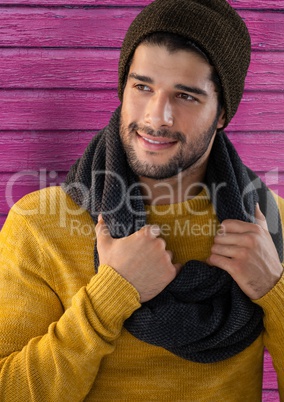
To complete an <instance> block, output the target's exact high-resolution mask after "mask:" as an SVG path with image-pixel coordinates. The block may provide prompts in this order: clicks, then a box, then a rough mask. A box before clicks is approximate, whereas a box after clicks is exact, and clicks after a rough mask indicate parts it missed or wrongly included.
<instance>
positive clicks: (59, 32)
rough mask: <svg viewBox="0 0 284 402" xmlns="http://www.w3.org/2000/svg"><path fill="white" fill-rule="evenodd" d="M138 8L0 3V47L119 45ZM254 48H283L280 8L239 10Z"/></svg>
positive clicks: (283, 19) (282, 19)
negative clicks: (37, 5)
mask: <svg viewBox="0 0 284 402" xmlns="http://www.w3.org/2000/svg"><path fill="white" fill-rule="evenodd" d="M140 10H141V8H139V7H135V8H127V7H121V8H100V7H99V8H92V7H91V8H83V9H81V8H44V7H31V8H29V7H18V8H17V7H16V8H14V7H11V8H10V7H6V8H5V7H0V24H1V25H0V26H1V30H0V45H1V46H2V47H40V48H42V47H68V48H69V47H72V48H73V47H75V48H82V47H83V48H85V47H87V48H89V47H92V48H93V47H120V46H121V43H122V40H123V38H124V35H125V32H126V30H127V28H128V27H129V25H130V23H131V21H132V20H133V19H134V18H135V16H136V15H137V14H138V13H139V11H140ZM240 15H241V16H242V18H243V19H244V21H245V22H246V24H247V26H248V28H249V31H250V33H251V36H252V47H253V49H258V50H264V49H265V50H270V51H272V50H273V51H275V50H278V51H279V50H284V41H283V28H284V24H283V23H284V14H283V13H282V12H278V13H275V12H271V11H266V12H259V11H247V10H240ZM110 27H111V35H110Z"/></svg>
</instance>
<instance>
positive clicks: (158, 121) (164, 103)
mask: <svg viewBox="0 0 284 402" xmlns="http://www.w3.org/2000/svg"><path fill="white" fill-rule="evenodd" d="M144 122H145V124H147V125H149V126H151V127H152V128H153V129H154V130H159V129H160V128H161V127H172V126H173V124H174V118H173V109H172V104H171V102H170V99H169V98H168V96H166V95H164V94H158V93H157V94H154V95H153V96H151V98H150V99H149V102H148V104H147V107H146V110H145V116H144Z"/></svg>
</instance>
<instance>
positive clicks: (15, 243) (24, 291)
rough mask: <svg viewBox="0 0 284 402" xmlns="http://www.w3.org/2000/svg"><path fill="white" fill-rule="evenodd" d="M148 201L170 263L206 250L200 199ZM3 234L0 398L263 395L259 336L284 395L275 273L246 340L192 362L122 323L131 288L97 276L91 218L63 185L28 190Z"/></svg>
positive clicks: (209, 235) (103, 270)
mask: <svg viewBox="0 0 284 402" xmlns="http://www.w3.org/2000/svg"><path fill="white" fill-rule="evenodd" d="M280 209H281V213H282V214H283V215H282V219H283V218H284V202H283V200H280ZM147 210H148V212H149V223H158V224H159V225H161V226H162V232H163V236H164V238H165V240H166V242H167V248H168V249H170V250H172V251H173V252H174V258H175V261H179V262H181V263H184V262H186V261H187V260H189V259H199V260H205V259H206V258H207V257H208V255H209V252H210V251H209V250H210V246H211V244H212V239H213V236H214V233H215V231H216V226H217V224H218V223H217V219H216V216H215V214H214V212H213V210H212V206H211V204H210V203H209V202H208V201H207V200H206V199H204V198H203V199H202V197H196V198H195V199H193V200H191V201H189V202H185V203H183V204H176V205H173V206H159V207H155V208H154V207H148V208H147ZM193 211H195V213H193ZM0 236H1V237H0V294H1V297H0V400H1V401H3V402H4V401H9V402H17V401H19V402H28V401H36V402H40V401H44V402H56V401H58V402H64V401H68V402H73V401H83V400H86V401H99V402H102V401H131V402H133V401H135V402H136V401H154V400H155V401H171V402H173V401H194V402H201V401H216V402H217V401H218V402H219V401H225V402H231V401H236V402H237V401H238V402H239V401H242V402H244V401H248V402H254V401H261V388H262V366H263V349H264V346H266V347H267V348H268V349H269V351H270V353H271V355H272V356H273V360H274V365H275V367H276V369H277V371H278V381H279V391H280V394H281V396H282V400H284V372H283V362H284V319H283V317H284V278H283V277H282V278H281V279H280V281H279V282H278V284H277V285H276V286H275V287H274V288H273V289H272V290H271V291H270V292H269V293H268V294H267V295H265V296H264V297H263V298H262V299H260V300H257V301H255V302H256V303H257V304H259V305H260V306H261V307H262V308H263V309H264V312H265V320H264V323H265V331H264V332H263V333H262V335H261V336H259V338H258V339H257V340H256V341H255V342H254V343H253V344H252V345H250V346H249V347H248V348H247V349H245V350H244V351H243V352H241V353H240V354H238V355H236V356H234V357H232V358H230V359H227V360H225V361H222V362H218V363H212V364H200V363H192V362H189V361H186V360H183V359H181V358H179V357H177V356H175V355H173V354H171V353H170V352H168V351H166V350H164V349H162V348H159V347H155V346H151V345H149V344H147V343H143V342H141V341H139V340H137V339H136V338H134V337H133V336H132V335H130V334H129V333H128V332H127V331H126V330H125V329H124V327H123V322H124V320H125V319H126V318H127V317H129V316H130V315H131V314H132V313H133V312H134V311H135V310H136V309H138V308H139V307H140V304H139V295H138V293H137V291H136V290H135V289H134V288H133V287H132V286H131V285H130V284H129V283H128V282H127V281H126V280H125V279H123V278H122V277H121V276H120V275H119V274H117V273H116V272H115V271H114V270H113V269H112V268H111V267H108V266H101V267H100V268H99V273H98V274H97V275H94V262H93V251H94V225H93V222H92V220H91V218H90V216H89V214H88V213H86V212H84V211H82V210H80V209H78V207H77V206H76V205H75V204H74V203H73V201H72V200H71V199H70V198H69V197H67V196H65V194H64V193H63V191H62V190H61V189H60V188H58V187H57V188H55V187H54V188H49V189H46V190H41V191H40V192H36V193H32V194H30V195H28V196H26V197H24V198H23V199H22V200H21V201H20V202H19V203H17V204H16V205H15V206H14V207H13V208H12V210H11V212H10V214H9V217H8V218H7V221H6V224H5V225H4V227H3V230H2V232H1V235H0Z"/></svg>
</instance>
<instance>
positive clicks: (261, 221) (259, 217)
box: [255, 204, 268, 230]
mask: <svg viewBox="0 0 284 402" xmlns="http://www.w3.org/2000/svg"><path fill="white" fill-rule="evenodd" d="M255 223H256V224H257V225H259V226H261V227H262V229H264V230H268V226H267V222H266V219H265V216H264V215H263V213H262V212H261V210H260V207H259V204H256V208H255Z"/></svg>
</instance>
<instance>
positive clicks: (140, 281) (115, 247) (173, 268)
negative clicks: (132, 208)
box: [96, 218, 181, 303]
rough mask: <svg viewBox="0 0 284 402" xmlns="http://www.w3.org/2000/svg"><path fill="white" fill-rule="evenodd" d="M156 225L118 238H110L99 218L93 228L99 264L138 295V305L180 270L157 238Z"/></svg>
mask: <svg viewBox="0 0 284 402" xmlns="http://www.w3.org/2000/svg"><path fill="white" fill-rule="evenodd" d="M159 235H160V229H159V227H158V226H145V227H143V228H142V229H140V230H139V231H138V232H136V233H134V234H132V235H130V236H128V237H124V238H121V239H113V238H112V237H111V235H110V233H109V231H108V228H107V226H106V224H105V223H104V221H103V219H102V218H100V219H99V222H98V224H97V226H96V236H97V247H98V253H99V258H100V264H106V265H109V266H111V267H112V268H113V269H115V270H116V271H117V272H118V273H119V274H120V275H121V276H123V277H124V278H125V279H126V280H127V281H128V282H130V283H131V284H132V285H133V286H134V287H135V288H136V290H137V291H138V292H139V294H140V301H141V303H143V302H145V301H148V300H150V299H152V298H153V297H155V296H157V295H158V294H159V293H160V292H161V291H162V290H163V289H164V288H165V287H166V286H167V285H168V284H169V283H170V282H172V281H173V279H174V278H175V277H176V275H177V274H178V272H179V271H180V268H181V265H180V264H172V257H173V256H172V253H171V251H168V250H166V243H165V241H164V240H163V239H161V238H159V237H158V236H159Z"/></svg>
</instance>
